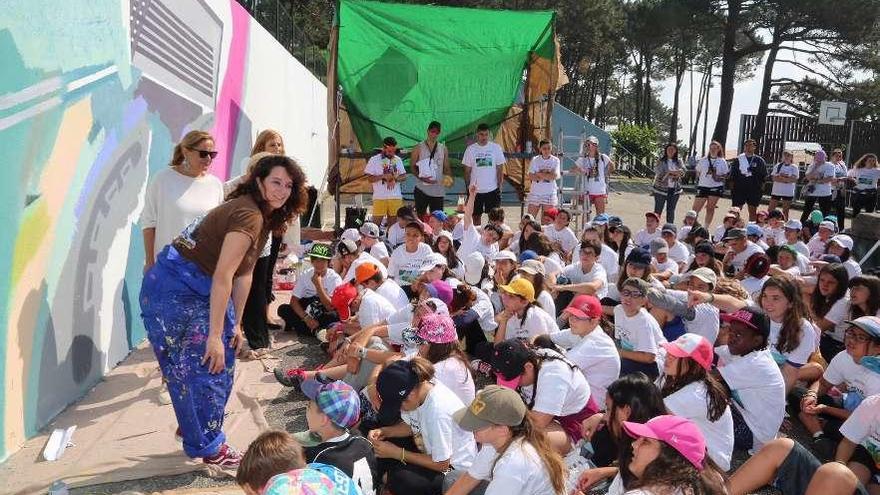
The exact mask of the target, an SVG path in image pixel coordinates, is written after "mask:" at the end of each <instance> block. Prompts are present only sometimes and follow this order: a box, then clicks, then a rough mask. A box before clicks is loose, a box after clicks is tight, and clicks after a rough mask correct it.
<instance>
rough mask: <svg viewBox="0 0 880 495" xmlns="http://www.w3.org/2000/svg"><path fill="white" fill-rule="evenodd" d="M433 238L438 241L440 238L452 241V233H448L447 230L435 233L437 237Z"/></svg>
mask: <svg viewBox="0 0 880 495" xmlns="http://www.w3.org/2000/svg"><path fill="white" fill-rule="evenodd" d="M435 237H437V239H439V238H441V237H445V238H447V239H449V242H452V241H453V239H452V232H450V231H448V230H441V231H440V232H437V235H436V236H435Z"/></svg>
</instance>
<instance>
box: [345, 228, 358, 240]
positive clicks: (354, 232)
mask: <svg viewBox="0 0 880 495" xmlns="http://www.w3.org/2000/svg"><path fill="white" fill-rule="evenodd" d="M340 239H342V240H349V241H352V242H357V241H359V240H361V233H360V232H359V231H358V229H345V230H344V231H342V236H340Z"/></svg>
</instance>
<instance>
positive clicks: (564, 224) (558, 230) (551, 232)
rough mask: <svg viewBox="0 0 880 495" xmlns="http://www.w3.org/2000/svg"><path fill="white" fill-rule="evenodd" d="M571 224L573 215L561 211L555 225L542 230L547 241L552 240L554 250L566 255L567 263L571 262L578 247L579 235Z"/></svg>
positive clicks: (557, 215) (566, 211)
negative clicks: (572, 228)
mask: <svg viewBox="0 0 880 495" xmlns="http://www.w3.org/2000/svg"><path fill="white" fill-rule="evenodd" d="M569 223H571V213H569V212H568V210H565V209H561V210H558V211H557V212H556V217H555V218H554V219H553V223H552V224H550V225H545V226H544V227H542V229H541V230H543V231H544V235H546V236H547V239H550V243H551V244H553V247H554V249H558V250H560V251H562V253H564V255H565V260H566V261H568V260H571V256H572V253H573V252H574V250H575V249H576V248H577V246H578V237H577V234H575V233H574V231H573V230H571V227H569V226H568V225H569Z"/></svg>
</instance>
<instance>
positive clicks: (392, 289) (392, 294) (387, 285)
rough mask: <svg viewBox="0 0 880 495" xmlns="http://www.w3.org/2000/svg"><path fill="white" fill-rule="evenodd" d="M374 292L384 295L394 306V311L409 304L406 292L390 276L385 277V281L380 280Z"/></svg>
mask: <svg viewBox="0 0 880 495" xmlns="http://www.w3.org/2000/svg"><path fill="white" fill-rule="evenodd" d="M376 294H379V295H380V296H382V297H384V298H385V300H386V301H388V302H390V303H391V305H392V306H394V308H395V311H396V310H397V308H402V307H404V306H408V305H409V304H410V302H409V298H408V297H406V292H404V291H403V289H401V288H400V286H399V285H397V282H395V281H394V280H391V279H390V278H386V279H385V281H383V282H382V285H380V286H379V287H377V288H376Z"/></svg>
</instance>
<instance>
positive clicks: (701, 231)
mask: <svg viewBox="0 0 880 495" xmlns="http://www.w3.org/2000/svg"><path fill="white" fill-rule="evenodd" d="M690 235H692V236H693V237H695V238H696V237H699V238H701V239H708V238H709V229H707V228H706V227H703V226H702V225H700V226H699V227H695V228H693V229H691V231H690Z"/></svg>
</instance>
